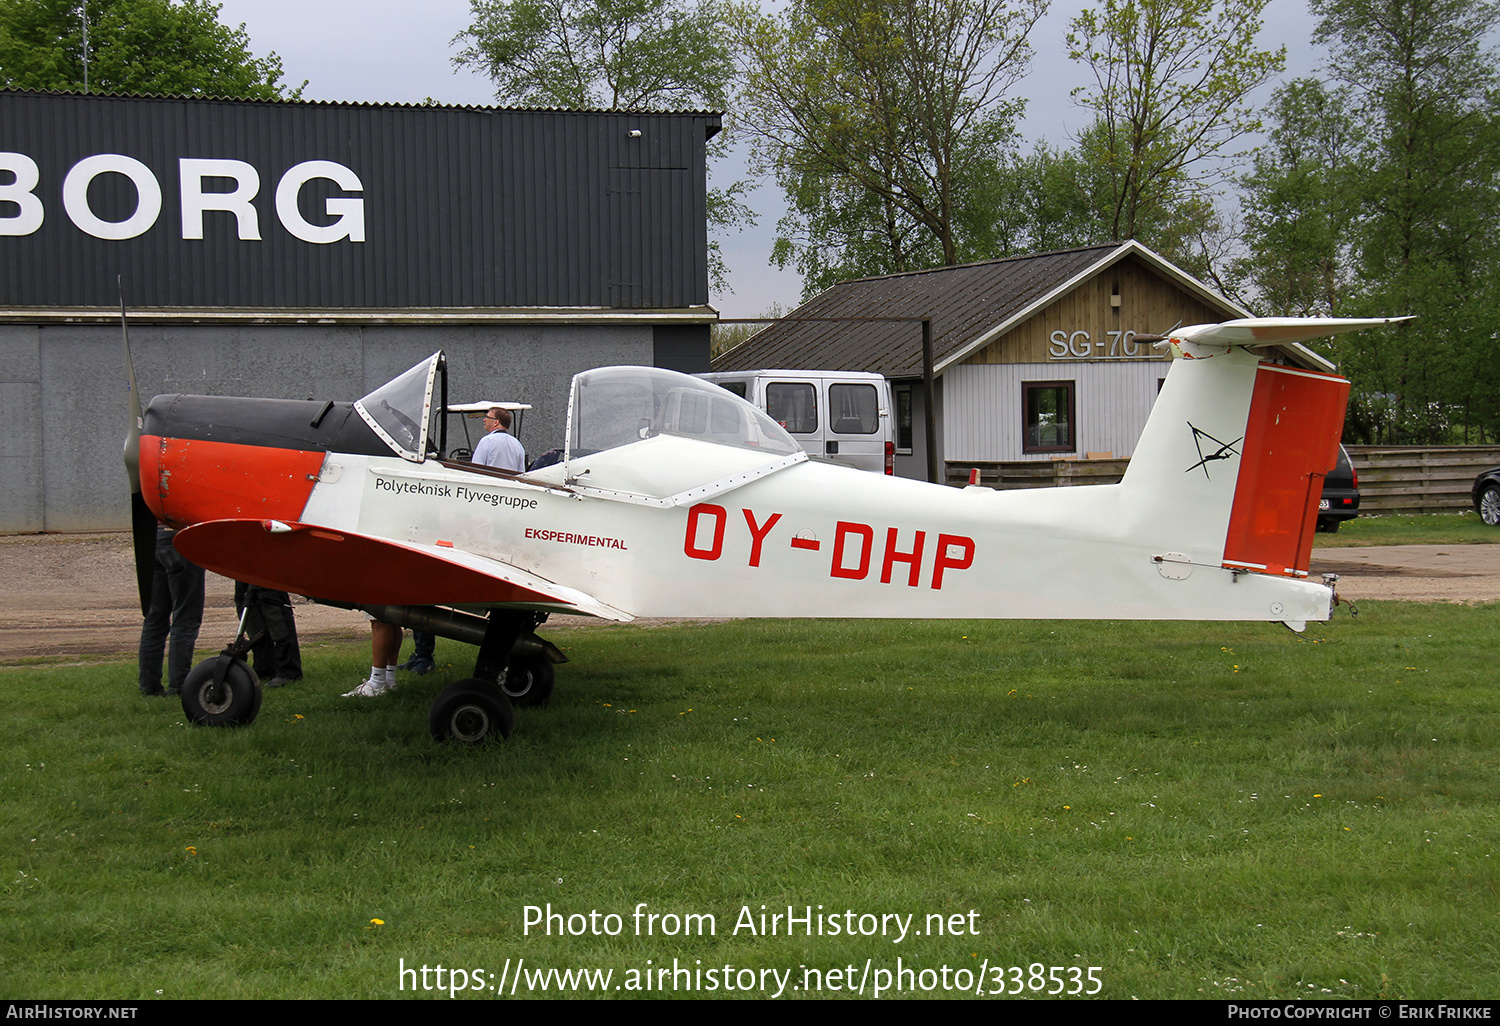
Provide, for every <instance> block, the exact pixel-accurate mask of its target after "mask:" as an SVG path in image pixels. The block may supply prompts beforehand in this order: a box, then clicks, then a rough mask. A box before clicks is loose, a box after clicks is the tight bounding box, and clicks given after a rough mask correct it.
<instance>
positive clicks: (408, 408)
mask: <svg viewBox="0 0 1500 1026" xmlns="http://www.w3.org/2000/svg"><path fill="white" fill-rule="evenodd" d="M442 359H443V354H442V353H441V352H436V353H433V354H432V355H431V356H429V357H428V358H427V359H425V360H423V361H422V362H421V363H419V364H417V365H416V366H415V367H413V368H411V370H408V371H406V372H405V373H404V374H401V375H399V376H398V377H395V378H392V379H391V380H390V381H387V382H386V383H385V384H383V385H381V386H380V387H379V388H377V389H375V391H373V392H371V393H370V394H369V395H367V396H365V397H364V398H363V399H360V400H359V401H358V402H356V403H355V404H354V408H355V410H357V411H358V412H359V415H360V416H361V417H363V418H364V421H365V423H367V424H369V425H370V427H372V428H373V429H374V430H375V433H376V434H378V435H379V436H380V437H381V438H382V439H384V440H385V443H386V444H387V445H389V446H390V447H391V448H392V449H394V450H395V451H396V453H397V454H398V455H399V456H401V457H403V458H405V459H408V460H412V461H413V462H416V463H420V462H422V460H423V459H424V458H425V455H424V454H425V453H426V451H427V435H428V428H429V425H430V423H431V416H432V384H433V381H434V380H435V379H436V377H437V372H438V368H439V366H440V365H441V363H442Z"/></svg>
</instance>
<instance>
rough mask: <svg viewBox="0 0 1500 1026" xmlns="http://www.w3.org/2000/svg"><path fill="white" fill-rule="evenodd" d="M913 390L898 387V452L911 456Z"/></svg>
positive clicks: (908, 387) (901, 386)
mask: <svg viewBox="0 0 1500 1026" xmlns="http://www.w3.org/2000/svg"><path fill="white" fill-rule="evenodd" d="M911 388H912V386H910V385H897V386H896V451H897V452H899V453H901V454H902V455H903V456H910V455H911Z"/></svg>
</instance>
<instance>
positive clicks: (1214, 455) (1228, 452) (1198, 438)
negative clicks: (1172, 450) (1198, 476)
mask: <svg viewBox="0 0 1500 1026" xmlns="http://www.w3.org/2000/svg"><path fill="white" fill-rule="evenodd" d="M1188 427H1190V428H1192V429H1193V445H1194V446H1196V447H1197V449H1198V462H1197V463H1194V464H1193V465H1192V466H1191V467H1188V468H1187V470H1185V471H1183V473H1184V474H1191V473H1192V472H1193V471H1195V470H1197V469H1198V468H1199V467H1202V468H1203V476H1204V478H1205V479H1207V480H1212V478H1210V477H1209V473H1208V465H1209V464H1210V463H1212V462H1213V461H1214V460H1227V459H1229V457H1231V456H1238V455H1239V454H1240V451H1239V450H1238V449H1236V448H1235V446H1236V445H1239V444H1240V443H1241V442H1243V441H1244V440H1245V436H1244V435H1241V436H1240V437H1238V438H1236V439H1235V440H1234V441H1232V442H1222V441H1220V440H1219V439H1217V438H1215V437H1214V436H1213V435H1211V434H1209V433H1208V432H1207V431H1200V430H1198V428H1196V427H1193V424H1192V422H1191V421H1189V422H1188ZM1204 439H1207V440H1208V441H1209V442H1212V443H1213V444H1214V445H1217V446H1218V448H1217V449H1214V450H1213V451H1212V452H1207V453H1205V452H1204V451H1203V450H1204V449H1205V445H1204Z"/></svg>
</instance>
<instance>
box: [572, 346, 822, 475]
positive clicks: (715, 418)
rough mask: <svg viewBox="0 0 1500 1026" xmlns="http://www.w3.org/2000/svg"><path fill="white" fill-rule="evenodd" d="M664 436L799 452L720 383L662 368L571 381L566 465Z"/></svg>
mask: <svg viewBox="0 0 1500 1026" xmlns="http://www.w3.org/2000/svg"><path fill="white" fill-rule="evenodd" d="M659 435H669V436H674V437H678V438H692V439H696V440H699V441H704V442H712V443H714V444H717V445H727V446H732V447H734V448H738V449H753V450H756V451H758V452H763V453H765V454H766V455H767V457H772V458H774V457H778V456H788V455H791V454H792V453H796V452H800V451H801V448H802V447H801V446H799V445H798V444H797V443H796V442H795V441H794V440H793V439H792V436H791V435H789V434H787V433H786V431H785V429H783V428H782V427H781V425H779V424H777V423H776V422H775V421H774V420H772V419H771V418H770V417H768V416H766V415H765V413H763V412H762V411H760V410H759V409H757V408H756V407H754V406H752V405H751V404H750V403H748V402H746V401H745V400H743V399H741V398H740V397H739V396H737V395H735V394H733V393H732V392H729V391H727V390H725V389H723V388H720V387H719V386H718V385H715V384H713V383H711V382H708V381H703V380H702V379H700V378H695V377H691V376H689V375H687V374H680V373H678V372H677V371H670V370H663V369H662V368H659V367H600V368H598V369H596V370H590V371H584V372H583V373H582V374H577V375H575V376H574V377H573V388H572V391H571V393H570V394H569V396H568V439H567V452H566V454H565V459H569V460H571V459H575V458H577V457H580V456H588V455H592V454H593V453H596V452H601V451H603V450H605V449H614V448H618V447H619V446H622V445H629V444H631V443H633V442H638V441H641V440H642V439H647V438H655V437H657V436H659Z"/></svg>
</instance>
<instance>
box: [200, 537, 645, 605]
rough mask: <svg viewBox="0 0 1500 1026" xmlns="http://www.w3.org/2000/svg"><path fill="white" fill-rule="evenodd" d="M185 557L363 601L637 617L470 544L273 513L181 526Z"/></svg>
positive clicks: (300, 590)
mask: <svg viewBox="0 0 1500 1026" xmlns="http://www.w3.org/2000/svg"><path fill="white" fill-rule="evenodd" d="M176 545H177V549H178V551H179V552H181V553H182V554H183V555H184V556H186V557H187V558H188V559H190V560H192V561H193V562H194V563H197V564H198V565H199V566H202V567H205V568H207V569H209V570H212V571H214V572H215V573H218V574H223V575H224V576H225V577H232V578H234V579H235V580H238V581H245V582H247V583H249V584H257V585H260V586H261V587H263V588H273V589H275V590H277V591H289V592H292V593H293V594H296V595H307V596H309V597H311V598H316V599H324V600H327V601H331V602H347V603H351V604H357V605H389V606H421V605H450V606H457V605H473V606H501V605H504V606H521V607H527V606H529V607H533V608H536V609H545V610H550V611H554V612H559V611H565V612H575V613H583V614H585V615H588V616H597V617H601V618H603V619H606V620H619V621H626V620H633V619H634V617H633V616H632V615H631V614H630V613H627V612H624V611H623V610H620V609H616V608H614V607H613V606H610V605H607V604H605V603H603V602H600V601H598V600H597V599H595V598H593V597H592V596H590V595H586V594H584V593H583V592H581V591H577V590H575V589H573V588H566V587H563V586H562V585H559V584H554V583H553V582H551V581H548V580H546V579H544V578H541V577H538V576H537V575H535V574H532V573H529V572H527V571H525V570H522V569H520V568H519V567H515V566H511V565H510V564H508V563H503V562H500V561H498V560H494V559H487V558H485V557H483V556H477V555H474V554H473V553H470V552H464V551H461V550H456V549H449V548H444V547H440V546H433V545H420V544H417V543H415V542H397V541H390V540H388V539H384V538H372V537H370V536H368V535H362V534H355V533H353V532H351V531H343V530H333V529H331V528H326V527H317V526H314V525H311V524H299V523H285V522H282V521H276V520H211V521H208V522H206V523H202V524H196V525H194V526H192V527H188V528H185V529H183V530H182V531H179V532H178V534H177V539H176Z"/></svg>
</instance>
